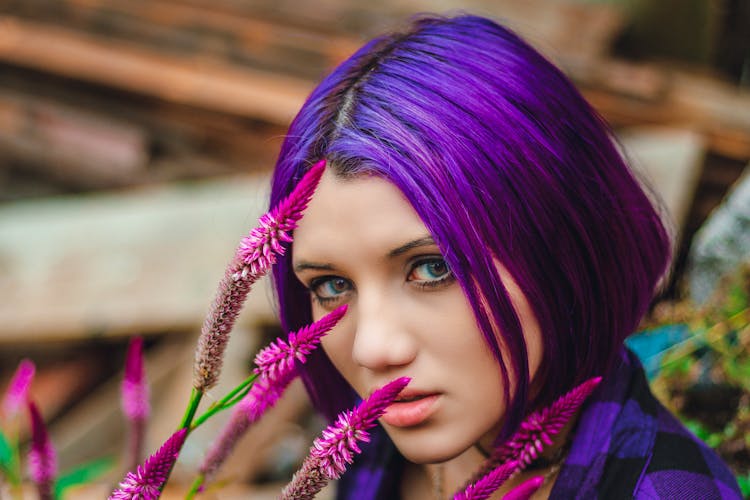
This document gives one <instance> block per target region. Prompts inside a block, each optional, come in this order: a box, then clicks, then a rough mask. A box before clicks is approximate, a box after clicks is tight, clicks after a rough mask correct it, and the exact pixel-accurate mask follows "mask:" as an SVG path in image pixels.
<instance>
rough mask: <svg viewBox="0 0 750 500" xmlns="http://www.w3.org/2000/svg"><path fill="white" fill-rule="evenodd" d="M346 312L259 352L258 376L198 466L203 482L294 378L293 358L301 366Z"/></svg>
mask: <svg viewBox="0 0 750 500" xmlns="http://www.w3.org/2000/svg"><path fill="white" fill-rule="evenodd" d="M345 313H346V305H344V306H341V307H339V308H337V309H335V310H334V311H332V312H331V313H329V314H327V315H326V316H324V317H322V318H321V319H319V320H318V321H316V322H315V323H313V324H311V325H308V326H305V327H302V328H300V329H299V330H298V331H296V332H292V333H290V334H289V335H288V337H287V340H286V341H284V340H281V339H277V340H276V341H274V342H273V343H271V345H269V346H268V347H266V348H265V349H263V350H262V351H260V352H259V353H258V355H257V356H256V357H255V362H256V364H257V365H258V368H257V369H256V373H258V374H259V375H260V377H259V378H258V379H257V380H256V381H255V383H254V384H253V386H252V387H251V389H250V392H248V394H247V395H246V396H245V397H244V398H242V400H241V401H240V402H239V403H237V405H236V406H235V407H234V409H233V410H232V416H231V417H230V419H229V422H228V423H227V425H226V426H225V427H224V430H223V431H222V433H221V435H220V436H219V438H218V439H217V440H216V441H215V442H214V444H213V446H212V447H211V449H210V450H209V452H208V453H207V454H206V458H205V459H204V461H203V464H202V465H201V467H200V473H201V475H202V476H203V478H202V481H203V482H205V481H208V480H210V479H211V478H212V476H213V475H214V474H215V473H216V471H217V470H218V469H219V467H221V465H222V464H223V463H224V462H225V461H226V459H227V458H228V457H229V455H230V454H231V453H232V450H233V449H234V446H235V445H236V444H237V442H238V441H239V439H240V438H241V437H242V436H243V435H244V434H245V432H246V431H247V429H248V428H249V427H250V425H252V424H253V423H254V422H256V421H257V420H258V419H259V418H260V417H261V416H262V415H263V414H264V413H265V412H266V410H268V409H269V408H271V407H272V406H273V405H274V404H276V401H278V399H279V398H280V397H281V395H282V394H283V393H284V390H286V388H287V387H288V386H289V384H290V383H291V382H292V380H294V378H295V377H296V376H297V370H296V367H295V359H296V360H298V361H299V362H301V363H304V362H305V360H306V359H307V356H308V355H309V354H310V353H311V352H312V351H313V350H314V349H315V348H316V347H317V346H318V344H319V343H320V339H321V338H322V337H323V336H324V335H325V334H326V333H328V332H329V331H330V330H331V328H333V327H334V326H335V325H336V323H338V321H339V320H340V319H341V318H342V317H343V316H344V314H345Z"/></svg>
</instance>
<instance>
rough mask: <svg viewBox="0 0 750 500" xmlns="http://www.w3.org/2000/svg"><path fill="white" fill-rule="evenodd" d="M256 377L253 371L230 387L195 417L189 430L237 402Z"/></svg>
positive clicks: (247, 390)
mask: <svg viewBox="0 0 750 500" xmlns="http://www.w3.org/2000/svg"><path fill="white" fill-rule="evenodd" d="M256 378H258V375H256V374H255V373H253V374H252V375H250V376H249V377H247V378H246V379H245V380H243V381H242V382H241V383H240V384H239V385H237V387H235V388H234V389H232V390H231V391H230V392H229V393H228V394H227V395H226V396H224V397H223V398H221V399H220V400H219V401H217V402H216V403H214V404H212V405H211V406H210V407H209V408H208V410H206V412H205V413H203V415H201V416H200V417H198V418H197V419H195V422H194V423H193V425H192V427H191V428H190V430H191V431H193V430H195V429H196V428H197V427H199V426H200V425H201V424H202V423H203V422H205V421H206V420H208V419H209V418H211V417H213V416H214V415H216V414H217V413H219V412H220V411H223V410H226V409H227V408H231V407H232V406H233V405H235V404H236V403H237V402H239V401H240V400H241V399H242V398H243V397H245V395H246V394H247V393H248V392H249V391H250V387H252V384H253V382H255V379H256Z"/></svg>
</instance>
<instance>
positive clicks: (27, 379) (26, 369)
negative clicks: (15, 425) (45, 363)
mask: <svg viewBox="0 0 750 500" xmlns="http://www.w3.org/2000/svg"><path fill="white" fill-rule="evenodd" d="M35 372H36V366H35V365H34V363H33V362H32V361H30V360H28V359H22V360H21V362H20V363H19V364H18V368H17V369H16V372H15V373H14V374H13V378H12V379H11V380H10V384H8V389H7V390H6V392H5V397H4V398H3V415H5V418H8V419H10V418H13V417H15V416H16V415H18V412H19V411H20V410H21V406H22V405H25V404H26V401H27V400H28V397H29V388H30V387H31V382H32V381H33V380H34V373H35Z"/></svg>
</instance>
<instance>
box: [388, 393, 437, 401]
mask: <svg viewBox="0 0 750 500" xmlns="http://www.w3.org/2000/svg"><path fill="white" fill-rule="evenodd" d="M432 395H433V394H407V393H406V391H404V392H401V394H399V395H398V396H397V397H396V399H394V400H393V402H394V403H411V402H412V401H419V400H420V399H424V398H428V397H430V396H432Z"/></svg>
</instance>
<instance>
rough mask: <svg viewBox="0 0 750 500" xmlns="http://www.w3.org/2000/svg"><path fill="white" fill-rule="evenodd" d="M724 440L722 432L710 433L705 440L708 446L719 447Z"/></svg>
mask: <svg viewBox="0 0 750 500" xmlns="http://www.w3.org/2000/svg"><path fill="white" fill-rule="evenodd" d="M722 440H723V436H722V435H721V434H715V433H712V434H709V435H708V437H706V439H705V441H706V444H707V445H708V446H710V447H711V448H717V447H718V446H719V445H720V444H721V442H722Z"/></svg>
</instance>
